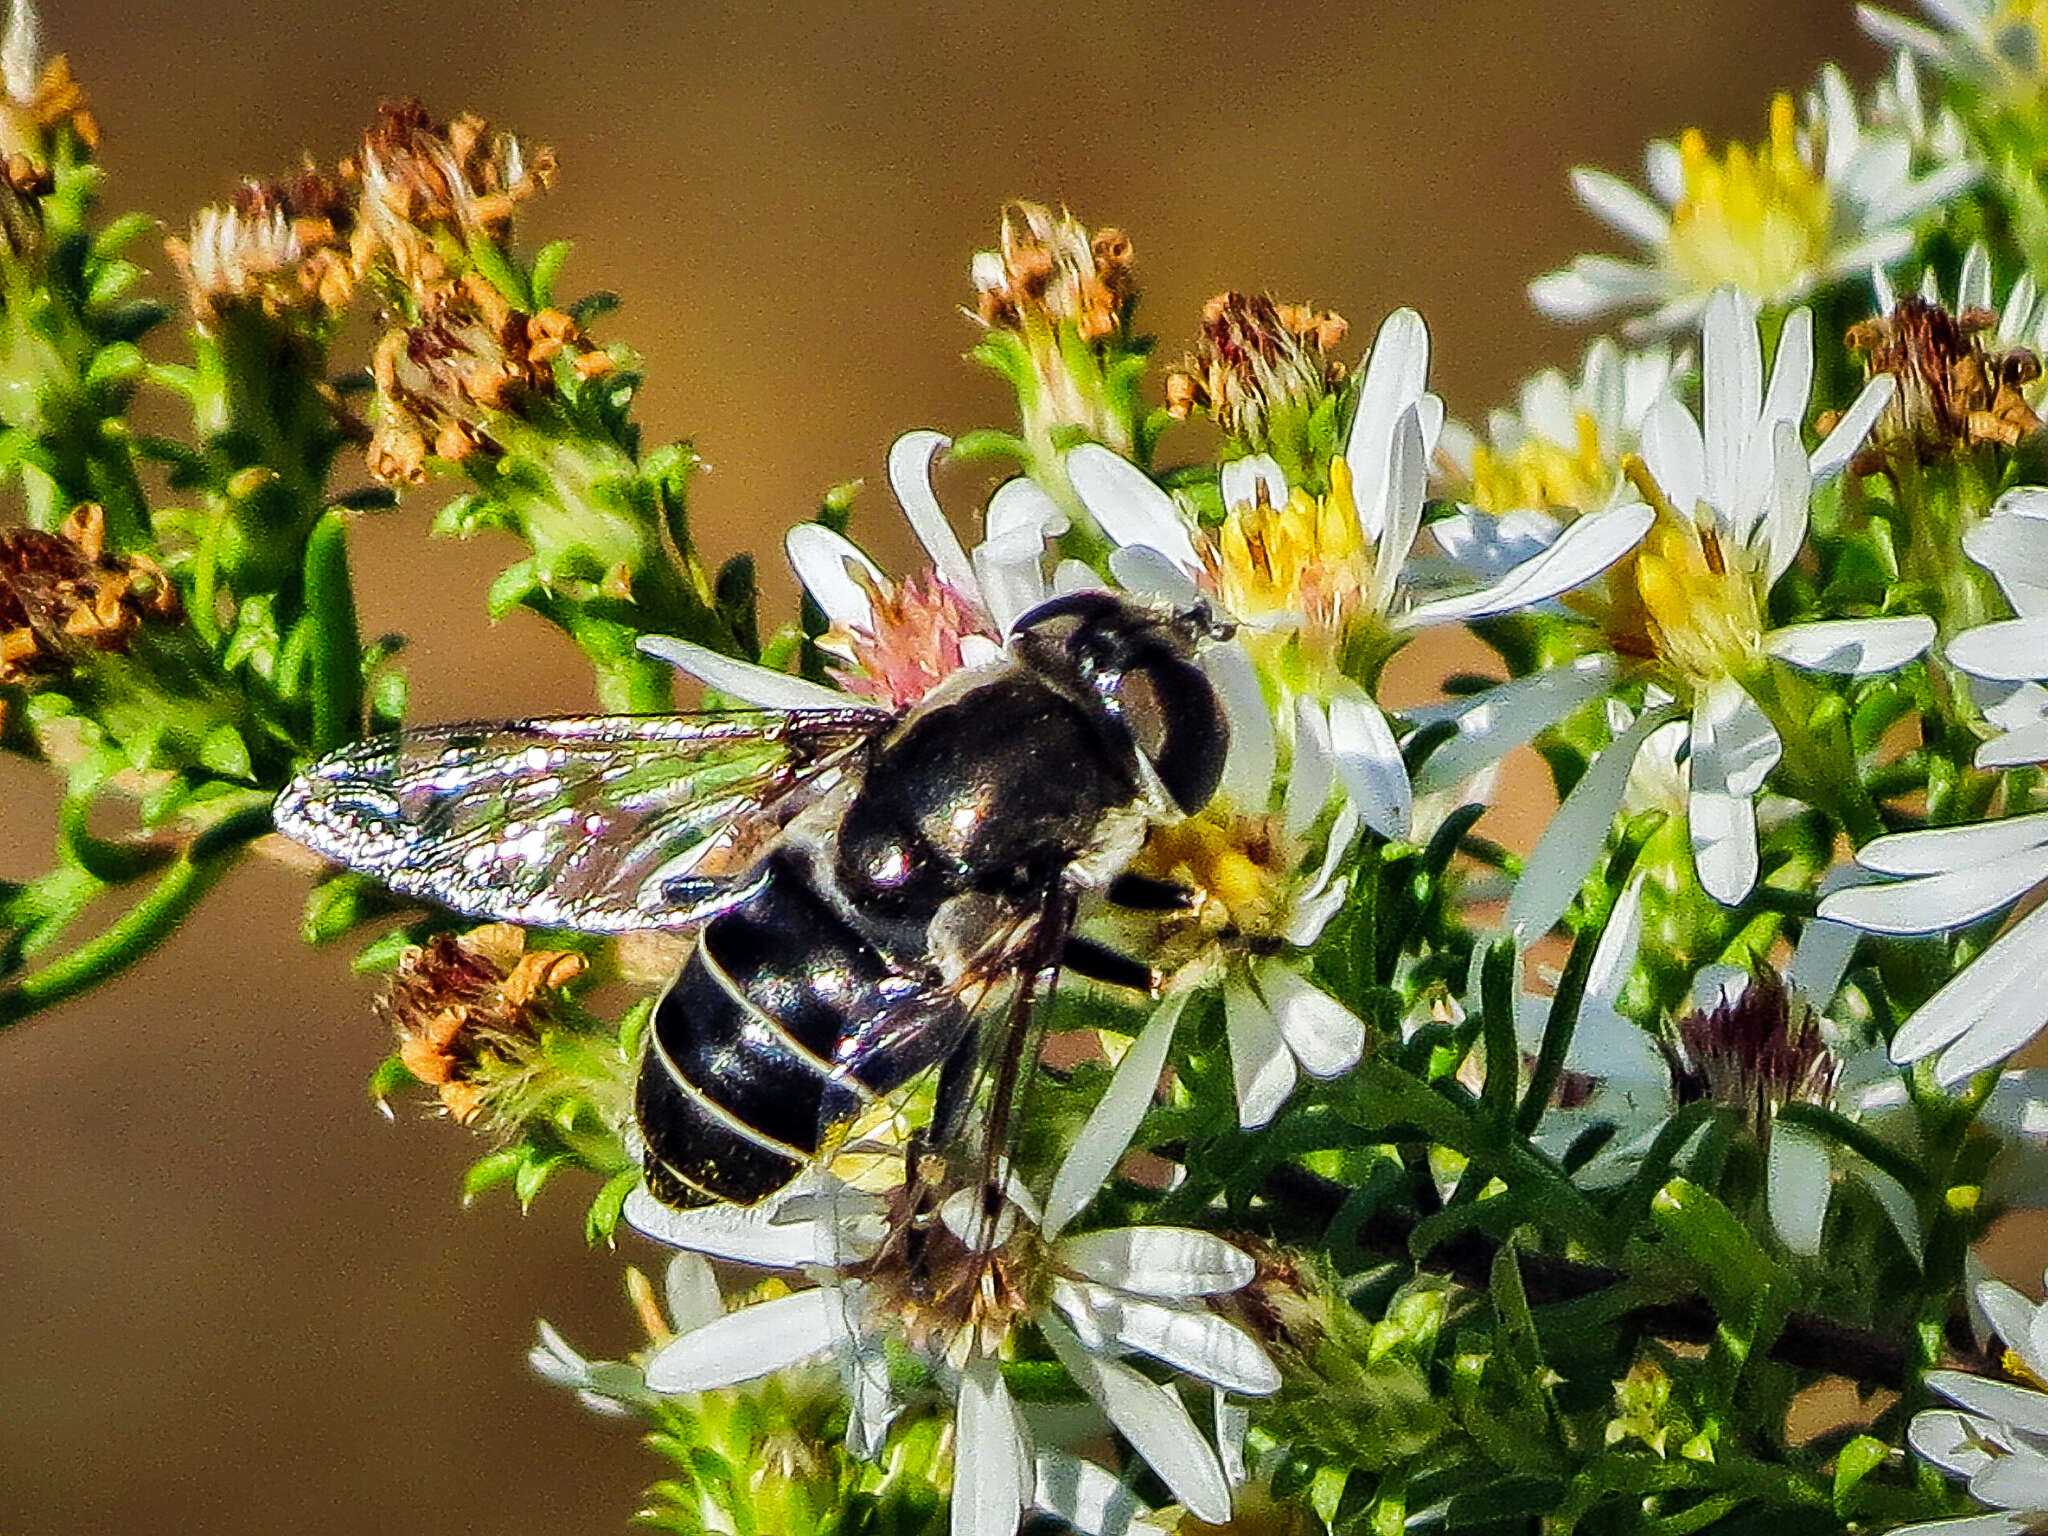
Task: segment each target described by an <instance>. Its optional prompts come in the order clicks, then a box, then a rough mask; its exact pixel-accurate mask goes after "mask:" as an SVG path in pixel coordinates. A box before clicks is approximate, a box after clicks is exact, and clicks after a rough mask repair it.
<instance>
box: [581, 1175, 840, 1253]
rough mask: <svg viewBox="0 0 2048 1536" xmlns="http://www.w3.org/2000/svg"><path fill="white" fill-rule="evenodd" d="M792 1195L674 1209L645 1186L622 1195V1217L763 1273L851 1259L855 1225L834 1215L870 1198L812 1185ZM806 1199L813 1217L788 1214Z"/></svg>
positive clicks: (675, 1242) (658, 1237) (659, 1238)
mask: <svg viewBox="0 0 2048 1536" xmlns="http://www.w3.org/2000/svg"><path fill="white" fill-rule="evenodd" d="M792 1188H793V1189H795V1190H796V1191H797V1195H796V1196H793V1197H787V1198H781V1197H779V1198H776V1199H772V1200H768V1201H764V1202H763V1203H762V1204H760V1205H706V1206H699V1207H697V1208H695V1209H693V1210H687V1211H678V1210H675V1209H673V1208H671V1207H669V1206H666V1205H663V1204H662V1203H661V1202H660V1201H659V1200H657V1199H655V1198H654V1196H652V1195H651V1194H649V1193H648V1192H647V1189H646V1186H644V1185H642V1186H641V1187H639V1188H637V1189H635V1190H634V1191H633V1192H632V1193H631V1194H629V1195H628V1196H626V1203H625V1206H624V1209H623V1211H622V1213H621V1214H623V1215H624V1217H625V1218H626V1222H627V1224H628V1225H629V1226H631V1227H632V1228H633V1229H634V1230H635V1231H638V1232H643V1233H645V1234H646V1235H647V1236H649V1237H651V1238H653V1239H654V1240H655V1241H656V1242H657V1243H667V1244H668V1245H669V1246H670V1247H672V1248H684V1249H688V1250H689V1251H691V1252H693V1253H702V1254H707V1255H709V1256H710V1257H712V1258H714V1259H732V1260H734V1261H736V1262H738V1263H741V1264H753V1265H757V1266H759V1267H761V1268H763V1269H806V1268H809V1267H810V1266H812V1265H817V1264H838V1263H842V1262H844V1261H845V1260H846V1259H847V1258H849V1257H851V1256H852V1255H851V1254H850V1253H849V1252H848V1244H849V1242H850V1241H851V1240H852V1235H853V1234H852V1230H851V1229H852V1228H853V1227H854V1222H853V1221H851V1220H849V1221H848V1222H847V1223H846V1227H847V1229H848V1230H846V1231H842V1230H841V1227H840V1224H839V1223H837V1222H835V1221H834V1220H832V1219H831V1218H832V1217H833V1216H835V1215H840V1214H845V1215H848V1216H858V1215H859V1214H861V1213H862V1211H863V1210H864V1205H863V1202H866V1201H868V1200H869V1199H870V1198H871V1197H869V1196H866V1195H862V1194H860V1193H858V1192H856V1191H851V1190H848V1191H844V1192H843V1197H842V1195H841V1193H840V1192H838V1191H833V1192H831V1193H822V1192H820V1193H815V1194H814V1193H813V1192H814V1191H820V1190H821V1189H822V1186H821V1185H820V1184H819V1183H818V1182H817V1181H811V1182H805V1183H800V1184H799V1185H795V1186H792ZM806 1195H811V1198H810V1199H809V1201H808V1204H807V1205H806V1206H804V1207H801V1208H804V1209H809V1210H812V1211H815V1212H816V1214H812V1215H808V1216H805V1217H802V1218H798V1217H796V1216H794V1215H793V1214H790V1212H791V1211H792V1210H793V1209H795V1208H798V1207H797V1201H798V1200H800V1199H802V1198H803V1197H804V1196H806Z"/></svg>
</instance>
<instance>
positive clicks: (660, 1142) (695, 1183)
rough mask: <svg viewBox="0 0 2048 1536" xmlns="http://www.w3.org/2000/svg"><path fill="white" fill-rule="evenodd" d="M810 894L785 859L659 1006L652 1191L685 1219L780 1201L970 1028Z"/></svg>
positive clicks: (650, 1092) (646, 1095) (646, 1109)
mask: <svg viewBox="0 0 2048 1536" xmlns="http://www.w3.org/2000/svg"><path fill="white" fill-rule="evenodd" d="M809 880H810V872H809V870H808V869H807V868H806V867H805V866H804V865H803V864H802V863H801V862H799V861H798V860H796V859H795V858H793V857H791V856H789V855H787V854H780V855H778V854H771V855H770V856H769V858H768V859H767V861H766V862H765V864H764V867H763V875H762V878H761V879H760V881H759V882H758V884H756V886H755V887H754V889H753V890H752V891H751V892H750V893H749V894H748V895H747V897H746V898H745V900H743V901H742V902H741V903H740V904H739V905H737V906H735V907H732V908H730V909H728V910H727V911H724V912H721V913H720V914H719V915H718V916H716V917H714V918H713V919H712V920H711V921H710V923H708V924H707V925H706V927H705V929H704V932H703V933H702V935H701V936H700V937H699V939H698V942H697V947H696V948H695V950H694V951H692V953H691V955H690V958H689V960H688V961H687V962H686V963H685V964H684V966H683V969H682V973H681V974H680V975H679V976H678V977H677V978H676V980H675V982H674V983H673V984H672V985H671V986H670V988H669V990H668V991H667V992H666V993H665V994H664V995H663V996H662V998H661V1000H660V1001H659V1002H658V1003H657V1004H656V1005H655V1009H654V1017H653V1020H652V1022H651V1024H650V1026H649V1030H648V1043H647V1051H646V1054H645V1055H644V1056H643V1057H642V1060H641V1065H640V1079H639V1088H638V1093H637V1101H636V1109H637V1111H638V1117H639V1121H640V1129H641V1133H642V1135H643V1137H644V1138H645V1140H646V1143H647V1151H648V1162H649V1170H648V1176H649V1181H650V1184H653V1185H654V1186H655V1193H656V1194H657V1195H658V1196H659V1197H660V1198H662V1199H665V1200H668V1201H669V1202H670V1203H671V1204H695V1203H701V1202H702V1201H704V1200H706V1199H715V1200H730V1201H735V1202H738V1203H740V1204H753V1203H754V1202H756V1201H759V1200H761V1199H763V1198H765V1197H766V1196H768V1195H770V1194H772V1193H774V1192H775V1191H776V1190H777V1189H780V1188H781V1187H782V1186H783V1185H785V1184H787V1183H788V1182H789V1181H790V1180H791V1179H793V1178H795V1177H796V1175H797V1173H798V1172H799V1171H800V1169H801V1167H802V1163H803V1160H804V1159H806V1158H808V1157H810V1156H812V1155H814V1154H815V1153H816V1152H817V1150H818V1146H819V1141H820V1138H821V1136H822V1135H823V1134H824V1133H825V1132H826V1131H827V1130H828V1129H829V1128H831V1127H833V1126H835V1125H839V1124H843V1123H845V1122H846V1121H848V1120H851V1119H852V1118H854V1117H855V1116H856V1115H857V1114H858V1113H859V1112H860V1110H861V1108H862V1106H863V1104H864V1103H865V1102H867V1101H868V1099H869V1098H870V1097H871V1095H873V1094H879V1093H887V1092H889V1091H890V1090H892V1089H894V1088H897V1087H899V1086H901V1085H902V1084H903V1083H904V1082H905V1081H907V1080H908V1079H909V1078H910V1077H911V1076H912V1075H914V1074H915V1073H916V1072H917V1071H919V1070H921V1069H922V1068H923V1067H924V1066H926V1065H928V1064H929V1063H930V1061H932V1060H934V1059H936V1056H937V1055H939V1054H943V1053H944V1051H946V1050H948V1049H950V1048H951V1045H952V1043H953V1041H955V1040H957V1039H958V1038H959V1032H960V1029H961V1028H964V1027H965V1024H966V1014H965V1011H964V1010H963V1009H961V1008H960V1006H959V1004H958V1003H957V1002H955V1001H953V1000H952V999H950V998H934V997H933V996H932V994H931V992H930V989H929V987H928V986H927V985H925V984H923V983H922V982H920V981H919V980H918V979H917V978H913V977H909V976H905V975H903V974H901V973H900V972H899V971H897V970H896V969H895V968H894V967H892V966H891V965H890V964H889V963H888V962H887V961H886V960H884V959H883V957H882V956H881V955H880V954H878V953H877V952H876V951H875V950H874V949H873V948H872V947H870V946H869V945H868V944H866V943H865V942H863V941H862V939H861V937H860V935H859V934H857V933H856V932H854V931H853V930H852V929H851V928H850V927H849V926H848V925H847V923H846V921H845V919H844V918H843V917H842V916H841V915H840V914H839V913H838V912H837V911H836V910H835V909H833V908H832V907H831V906H830V905H829V904H828V903H827V902H825V901H823V900H822V899H821V898H820V897H819V896H818V894H817V892H816V891H814V890H813V889H811V887H810V884H809ZM906 1024H913V1025H914V1026H915V1027H912V1028H910V1029H908V1030H907V1031H906V1030H905V1029H904V1028H903V1026H904V1025H906ZM905 1033H908V1034H909V1035H911V1036H912V1037H913V1038H914V1041H915V1048H914V1049H909V1050H906V1049H904V1044H905V1042H904V1041H903V1040H902V1039H901V1038H900V1036H901V1035H903V1034H905ZM864 1041H866V1042H868V1043H869V1044H870V1046H871V1049H870V1050H868V1051H867V1052H865V1053H864V1052H863V1051H862V1048H861V1047H862V1044H863V1042H864ZM678 1185H680V1186H682V1187H681V1188H678V1187H676V1186H678ZM693 1196H694V1198H693Z"/></svg>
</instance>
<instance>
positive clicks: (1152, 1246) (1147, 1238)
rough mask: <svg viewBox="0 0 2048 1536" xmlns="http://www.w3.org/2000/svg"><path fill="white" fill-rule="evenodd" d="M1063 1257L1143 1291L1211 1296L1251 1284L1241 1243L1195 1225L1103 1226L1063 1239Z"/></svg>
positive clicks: (1091, 1273)
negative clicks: (1238, 1245) (1227, 1239)
mask: <svg viewBox="0 0 2048 1536" xmlns="http://www.w3.org/2000/svg"><path fill="white" fill-rule="evenodd" d="M1059 1261H1060V1263H1061V1265H1062V1266H1063V1267H1065V1268H1067V1269H1070V1270H1072V1271H1073V1272H1074V1273H1075V1274H1077V1275H1079V1276H1081V1277H1082V1278H1083V1279H1084V1280H1093V1281H1095V1282H1096V1283H1098V1284H1100V1285H1107V1286H1113V1287H1115V1288H1116V1289H1117V1290H1120V1291H1130V1292H1133V1293H1135V1294H1137V1295H1142V1296H1155V1297H1159V1296H1163V1297H1184V1296H1213V1295H1216V1294H1217V1293H1218V1292H1221V1291H1235V1290H1238V1289H1240V1288H1241V1287H1243V1286H1246V1285H1249V1284H1251V1281H1252V1277H1253V1276H1254V1275H1256V1274H1257V1273H1258V1266H1257V1265H1256V1264H1254V1263H1253V1262H1252V1259H1251V1255H1250V1254H1248V1253H1246V1252H1245V1251H1244V1250H1243V1249H1242V1248H1238V1247H1235V1246H1234V1245H1232V1244H1230V1243H1226V1242H1225V1241H1224V1240H1223V1239H1222V1238H1220V1237H1217V1236H1216V1235H1215V1234H1214V1233H1210V1232H1200V1231H1197V1230H1196V1229H1195V1228H1193V1227H1105V1228H1103V1229H1102V1230H1100V1231H1096V1232H1075V1233H1070V1234H1069V1235H1067V1236H1066V1237H1063V1238H1061V1239H1060V1245H1059Z"/></svg>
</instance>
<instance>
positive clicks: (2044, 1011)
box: [1820, 811, 2048, 1087]
mask: <svg viewBox="0 0 2048 1536" xmlns="http://www.w3.org/2000/svg"><path fill="white" fill-rule="evenodd" d="M1856 862H1857V863H1858V864H1859V865H1861V866H1862V867H1863V868H1864V869H1866V870H1869V871H1871V872H1872V873H1873V874H1875V875H1879V876H1886V877H1889V878H1887V879H1885V880H1883V881H1882V882H1881V883H1875V884H1867V885H1857V886H1853V887H1851V888H1850V889H1848V890H1842V891H1836V892H1834V893H1833V894H1832V895H1829V896H1826V897H1824V898H1823V899H1822V901H1821V905H1820V911H1821V915H1822V916H1823V917H1827V918H1831V919H1833V920H1834V921H1836V922H1839V923H1847V924H1848V925H1849V926H1851V927H1852V928H1860V929H1862V930H1863V931H1864V932H1866V933H1882V934H1908V933H1941V932H1944V931H1946V930H1948V929H1951V928H1961V927H1964V926H1966V925H1967V924H1970V923H1974V922H1977V921H1978V920H1979V919H1981V918H1985V917H1989V916H1990V915H1991V914H1992V913H1994V912H1997V911H1999V910H2001V909H2003V908H2005V907H2009V906H2011V905H2012V904H2013V903H2014V902H2016V901H2018V900H2019V899H2020V898H2021V897H2022V896H2025V895H2026V894H2027V893H2028V892H2029V891H2032V890H2035V889H2037V888H2038V887H2040V886H2042V885H2044V884H2048V811H2036V812H2034V813H2032V814H2031V815H2026V816H2009V817H2007V818H2005V819H2004V820H2002V821H1990V822H1982V823H1979V824H1977V825H1974V826H1963V827H1930V828H1927V829H1925V830H1923V831H1919V832H1895V833H1892V834H1891V835H1890V836H1887V837H1878V838H1873V839H1871V841H1869V842H1867V843H1865V844H1864V845H1863V846H1862V847H1861V848H1859V849H1858V850H1857V851H1856ZM2044 940H2048V906H2043V907H2037V908H2035V910H2033V911H2032V912H2030V913H2028V914H2027V915H2026V916H2025V917H2023V918H2021V919H2020V921H2019V922H2017V923H2015V924H2014V925H2013V926H2012V927H2011V928H2010V929H2008V930H2007V931H2006V932H2005V933H2003V934H2001V935H2000V936H1999V937H1998V938H1997V939H1996V940H1994V941H1993V942H1992V943H1991V944H1990V945H1989V946H1988V947H1987V948H1986V949H1985V950H1984V952H1983V953H1982V954H1980V955H1978V956H1977V958H1976V959H1974V960H1972V961H1971V962H1970V963H1969V964H1968V965H1966V966H1964V967H1963V968H1962V970H1960V971H1958V972H1957V973H1956V974H1955V975H1954V976H1953V977H1951V978H1950V979H1949V980H1948V982H1947V983H1946V984H1945V985H1943V986H1942V988H1941V990H1939V991H1938V992H1936V993H1935V994H1934V996H1932V997H1930V998H1929V999H1928V1000H1927V1001H1926V1002H1924V1003H1922V1004H1921V1005H1920V1008H1919V1010H1918V1011H1917V1012H1916V1013H1914V1014H1913V1015H1912V1016H1911V1017H1910V1018H1908V1019H1907V1020H1906V1021H1905V1023H1903V1024H1901V1025H1900V1026H1899V1029H1898V1033H1897V1034H1895V1035H1893V1036H1892V1043H1891V1058H1892V1060H1893V1061H1894V1062H1896V1063H1898V1064H1899V1065H1901V1066H1905V1065H1908V1064H1910V1063H1912V1062H1916V1061H1920V1060H1922V1059H1924V1058H1926V1057H1930V1056H1932V1057H1936V1058H1937V1059H1936V1060H1935V1063H1934V1074H1935V1078H1936V1080H1937V1081H1939V1082H1940V1083H1941V1084H1943V1085H1944V1086H1947V1087H1953V1086H1954V1085H1956V1084H1958V1083H1963V1082H1967V1081H1968V1080H1969V1079H1970V1078H1972V1077H1975V1076H1976V1075H1977V1074H1978V1073H1979V1072H1982V1071H1985V1070H1987V1069H1988V1068H1990V1067H1994V1066H1996V1065H1997V1064H1998V1063H1999V1062H2001V1061H2003V1060H2005V1058H2006V1057H2008V1056H2010V1055H2011V1054H2012V1053H2013V1052H2014V1051H2016V1050H2018V1049H2019V1048H2020V1047H2021V1046H2023V1045H2025V1044H2026V1043H2027V1042H2028V1041H2029V1040H2031V1039H2033V1038H2034V1036H2035V1035H2037V1034H2039V1033H2040V1031H2041V1027H2042V1025H2043V1024H2048V997H2044V996H2043V994H2042V990H2041V986H2040V977H2039V972H2038V969H2037V967H2038V966H2039V964H2040V957H2041V946H2042V943H2043V941H2044Z"/></svg>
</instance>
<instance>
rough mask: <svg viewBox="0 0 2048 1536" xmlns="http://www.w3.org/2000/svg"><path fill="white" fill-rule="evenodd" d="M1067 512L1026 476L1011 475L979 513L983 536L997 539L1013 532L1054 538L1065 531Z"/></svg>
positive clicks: (1034, 481)
mask: <svg viewBox="0 0 2048 1536" xmlns="http://www.w3.org/2000/svg"><path fill="white" fill-rule="evenodd" d="M1067 525H1068V519H1067V514H1066V513H1064V512H1062V511H1061V510H1060V504H1059V503H1058V502H1056V501H1054V500H1053V499H1052V497H1051V496H1049V495H1047V494H1046V490H1045V487H1044V486H1042V485H1040V484H1039V483H1038V482H1037V481H1036V480H1034V479H1032V478H1031V477H1030V476H1029V475H1013V476H1012V477H1011V478H1009V479H1008V480H1005V481H1004V482H1003V483H1002V484H1001V485H999V486H997V487H996V489H995V494H994V495H992V496H990V497H989V499H988V510H987V511H986V512H985V513H984V514H983V515H982V537H983V538H987V539H999V538H1004V537H1007V536H1008V535H1010V534H1013V533H1020V532H1027V533H1034V534H1036V535H1037V536H1038V537H1039V538H1040V539H1041V540H1043V539H1056V538H1058V537H1059V536H1060V535H1061V534H1063V533H1065V532H1066V531H1067Z"/></svg>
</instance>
